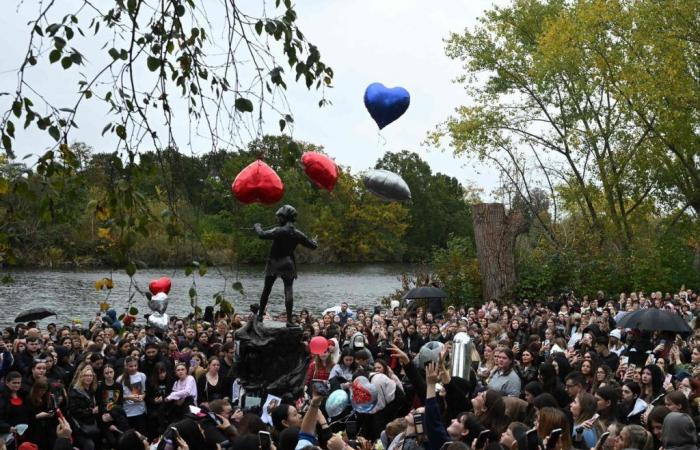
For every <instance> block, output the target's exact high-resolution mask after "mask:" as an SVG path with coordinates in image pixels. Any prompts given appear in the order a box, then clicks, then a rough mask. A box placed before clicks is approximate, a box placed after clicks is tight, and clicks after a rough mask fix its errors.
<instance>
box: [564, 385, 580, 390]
mask: <svg viewBox="0 0 700 450" xmlns="http://www.w3.org/2000/svg"><path fill="white" fill-rule="evenodd" d="M576 386H578V385H576V384H567V385H566V388H567V389H573V388H575V387H576Z"/></svg>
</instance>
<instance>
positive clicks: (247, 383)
mask: <svg viewBox="0 0 700 450" xmlns="http://www.w3.org/2000/svg"><path fill="white" fill-rule="evenodd" d="M302 334H303V332H302V329H301V328H300V327H293V328H287V327H286V326H285V324H283V323H280V322H263V323H260V322H258V321H256V320H251V321H250V322H248V323H247V324H246V326H245V327H243V328H241V329H239V330H238V331H236V337H235V339H236V340H237V341H238V342H239V357H240V361H239V363H238V367H237V371H236V372H237V375H238V377H239V378H240V380H241V385H242V386H243V387H244V388H245V389H246V391H249V392H259V393H261V394H268V393H269V394H273V395H276V396H282V395H284V394H292V395H293V396H294V397H298V396H299V395H300V394H301V391H302V389H303V383H304V377H305V376H306V370H307V368H308V366H309V360H310V357H309V353H308V352H307V351H306V348H305V346H304V344H302V342H301V338H302Z"/></svg>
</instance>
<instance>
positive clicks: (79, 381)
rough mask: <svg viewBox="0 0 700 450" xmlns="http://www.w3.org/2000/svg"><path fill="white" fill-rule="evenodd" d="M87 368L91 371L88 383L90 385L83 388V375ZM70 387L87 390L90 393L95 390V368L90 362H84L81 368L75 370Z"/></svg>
mask: <svg viewBox="0 0 700 450" xmlns="http://www.w3.org/2000/svg"><path fill="white" fill-rule="evenodd" d="M88 370H89V371H90V372H92V383H90V386H88V388H87V389H85V387H84V385H83V375H84V374H85V372H87V371H88ZM71 387H72V388H74V389H78V390H87V391H88V392H89V393H91V394H92V393H94V392H95V390H96V389H97V374H96V373H95V370H94V369H93V368H92V366H91V365H90V364H85V365H84V366H83V367H82V368H80V369H79V370H78V371H76V374H75V377H74V378H73V383H72V384H71Z"/></svg>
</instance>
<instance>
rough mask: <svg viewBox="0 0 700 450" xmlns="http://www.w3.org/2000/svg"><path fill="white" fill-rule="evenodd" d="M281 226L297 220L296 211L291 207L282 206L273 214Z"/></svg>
mask: <svg viewBox="0 0 700 450" xmlns="http://www.w3.org/2000/svg"><path fill="white" fill-rule="evenodd" d="M275 215H276V216H277V218H278V219H279V221H280V223H281V224H285V223H287V222H294V221H295V220H297V210H296V209H294V207H293V206H292V205H284V206H283V207H281V208H280V209H278V210H277V212H276V213H275Z"/></svg>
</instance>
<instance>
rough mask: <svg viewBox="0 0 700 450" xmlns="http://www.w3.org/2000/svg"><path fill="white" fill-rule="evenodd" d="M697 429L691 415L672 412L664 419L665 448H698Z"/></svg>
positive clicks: (666, 449) (686, 449) (688, 449)
mask: <svg viewBox="0 0 700 450" xmlns="http://www.w3.org/2000/svg"><path fill="white" fill-rule="evenodd" d="M696 442H697V431H696V430H695V423H694V422H693V419H691V418H690V416H689V415H687V414H683V413H679V412H672V413H670V414H669V415H667V416H666V418H665V419H664V428H663V432H662V433H661V443H662V444H663V447H664V450H696V449H697V444H696Z"/></svg>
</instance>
